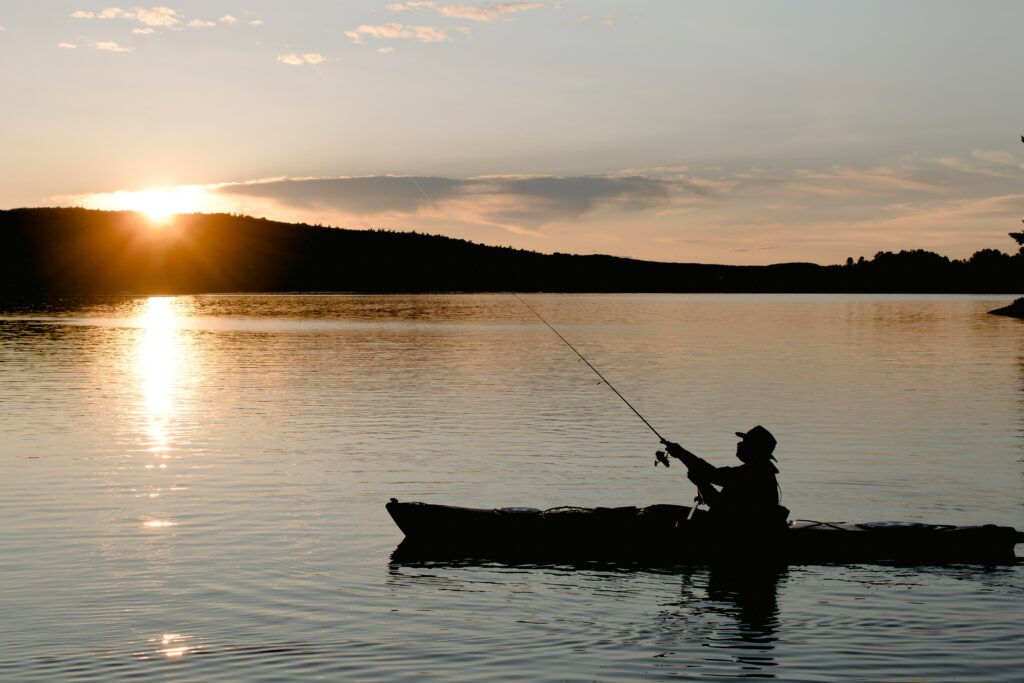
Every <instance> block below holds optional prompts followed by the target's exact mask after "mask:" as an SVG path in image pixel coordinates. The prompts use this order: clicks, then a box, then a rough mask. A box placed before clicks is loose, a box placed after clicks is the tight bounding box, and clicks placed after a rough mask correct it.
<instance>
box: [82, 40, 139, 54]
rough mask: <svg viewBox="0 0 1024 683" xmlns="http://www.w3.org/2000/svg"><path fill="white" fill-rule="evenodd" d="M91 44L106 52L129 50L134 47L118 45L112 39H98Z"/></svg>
mask: <svg viewBox="0 0 1024 683" xmlns="http://www.w3.org/2000/svg"><path fill="white" fill-rule="evenodd" d="M92 46H93V47H94V48H95V49H97V50H104V51H106V52H131V51H132V50H134V49H135V48H133V47H124V46H121V45H118V44H117V43H115V42H113V41H100V42H97V43H93V44H92Z"/></svg>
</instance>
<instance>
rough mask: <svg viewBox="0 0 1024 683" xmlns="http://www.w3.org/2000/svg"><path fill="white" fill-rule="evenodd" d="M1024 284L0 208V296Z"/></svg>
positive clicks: (848, 290)
mask: <svg viewBox="0 0 1024 683" xmlns="http://www.w3.org/2000/svg"><path fill="white" fill-rule="evenodd" d="M508 291H516V292H550V293H621V294H631V293H635V294H640V293H649V294H654V293H665V294H673V293H678V294H682V293H709V294H710V293H715V294H769V293H775V294H992V295H1003V294H1006V295H1017V296H1019V295H1020V294H1022V293H1024V256H1022V255H1021V254H1014V255H1009V254H1004V253H1002V252H1000V251H999V250H997V249H983V250H981V251H979V252H977V253H975V254H974V255H973V256H972V257H971V258H970V259H964V260H951V259H949V258H947V257H945V256H941V255H939V254H935V253H932V252H928V251H923V250H914V251H901V252H899V253H892V252H879V253H877V254H876V255H875V256H874V257H873V258H872V259H870V260H868V259H864V258H863V257H861V258H859V259H858V260H857V261H854V260H853V259H852V258H851V259H848V261H847V263H846V264H845V265H825V266H822V265H817V264H813V263H779V264H772V265H765V266H731V265H717V264H700V263H663V262H656V261H641V260H638V259H630V258H623V257H616V256H607V255H596V254H595V255H572V254H562V253H554V254H542V253H539V252H533V251H526V250H522V249H513V248H510V247H493V246H486V245H482V244H476V243H473V242H469V241H466V240H461V239H455V238H450V237H443V236H437V235H424V234H420V233H415V232H394V231H387V230H349V229H343V228H327V227H322V226H312V225H306V224H290V223H280V222H275V221H268V220H265V219H257V218H251V217H248V216H236V215H226V214H187V215H181V216H178V217H177V218H176V220H175V223H174V224H173V225H172V226H170V227H167V228H164V229H154V228H153V227H151V226H150V224H148V223H147V221H146V219H145V218H144V217H143V216H141V215H139V214H136V213H132V212H123V211H121V212H111V211H95V210H89V209H77V208H63V209H62V208H42V209H11V210H4V211H0V295H8V296H9V295H18V296H35V295H126V294H128V293H129V292H130V293H132V295H147V294H200V293H214V292H220V293H227V292H232V293H252V294H258V293H267V294H269V293H312V292H319V293H328V292H329V293H352V294H426V293H487V292H491V293H497V292H508Z"/></svg>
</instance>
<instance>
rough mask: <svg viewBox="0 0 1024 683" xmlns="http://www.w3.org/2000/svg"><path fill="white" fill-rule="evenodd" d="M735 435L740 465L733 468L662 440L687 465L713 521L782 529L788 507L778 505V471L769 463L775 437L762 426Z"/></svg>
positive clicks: (751, 527)
mask: <svg viewBox="0 0 1024 683" xmlns="http://www.w3.org/2000/svg"><path fill="white" fill-rule="evenodd" d="M736 436H738V437H740V441H739V443H737V444H736V457H737V458H739V459H740V461H741V462H742V463H743V464H742V465H738V466H734V467H715V466H714V465H712V464H711V463H709V462H707V461H705V460H703V459H701V458H699V457H697V456H696V455H694V454H693V453H691V452H690V451H688V450H686V449H685V448H683V447H682V446H680V445H679V444H677V443H672V442H665V447H666V450H667V451H668V454H669V455H671V456H672V457H673V458H677V459H679V460H681V461H682V462H683V464H684V465H686V468H687V477H688V478H689V479H690V481H692V482H693V483H694V484H696V485H697V491H698V492H699V493H700V497H701V498H702V499H703V500H704V502H705V503H706V504H707V505H708V507H709V508H710V510H711V519H712V520H713V521H714V522H715V523H716V524H718V525H722V526H728V527H735V528H739V529H756V530H758V531H760V530H765V529H770V528H782V527H783V526H784V525H785V522H786V517H787V516H788V515H789V510H787V509H786V508H784V507H782V506H781V505H779V482H778V480H777V479H776V478H775V475H776V474H778V473H779V470H778V469H777V468H776V467H775V465H773V464H772V463H771V461H772V460H775V455H774V452H775V445H776V443H777V442H776V441H775V437H774V436H772V433H771V432H769V431H768V430H767V429H765V428H764V427H762V426H761V425H758V426H756V427H754V428H753V429H751V430H750V431H748V432H746V433H744V432H736ZM713 485H718V486H721V487H722V488H721V490H719V489H717V488H715V486H713Z"/></svg>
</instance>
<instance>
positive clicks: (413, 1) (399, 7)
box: [385, 0, 437, 12]
mask: <svg viewBox="0 0 1024 683" xmlns="http://www.w3.org/2000/svg"><path fill="white" fill-rule="evenodd" d="M385 7H387V8H388V9H389V10H391V11H392V12H407V11H408V10H411V9H434V8H435V7H437V3H436V2H431V1H430V0H410V2H392V3H389V4H387V5H385Z"/></svg>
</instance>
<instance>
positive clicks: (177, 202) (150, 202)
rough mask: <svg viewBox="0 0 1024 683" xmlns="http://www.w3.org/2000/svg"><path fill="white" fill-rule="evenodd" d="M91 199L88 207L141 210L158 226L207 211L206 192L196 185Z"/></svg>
mask: <svg viewBox="0 0 1024 683" xmlns="http://www.w3.org/2000/svg"><path fill="white" fill-rule="evenodd" d="M90 199H91V201H88V202H83V203H85V204H87V205H90V206H89V208H96V209H104V210H107V211H138V212H139V213H142V214H144V215H145V216H146V218H147V219H148V220H149V222H150V224H151V225H153V226H155V227H162V226H164V225H167V224H168V223H170V222H171V220H172V219H173V217H174V216H175V215H177V214H181V213H195V212H198V211H202V210H203V209H204V208H206V207H205V201H204V193H203V190H202V188H200V187H198V186H195V185H185V186H181V187H175V188H171V189H153V190H140V191H138V192H128V191H118V192H110V193H106V194H98V195H93V197H91V198H90Z"/></svg>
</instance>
